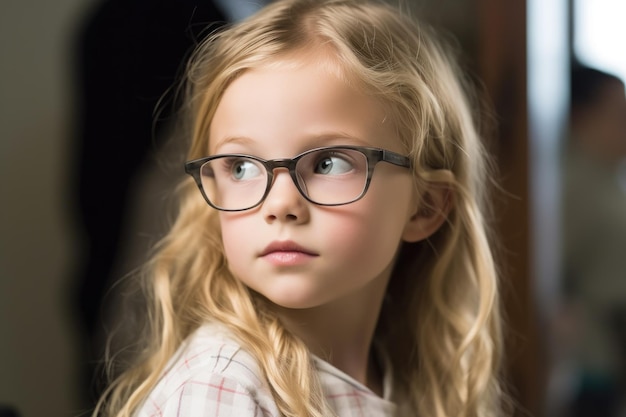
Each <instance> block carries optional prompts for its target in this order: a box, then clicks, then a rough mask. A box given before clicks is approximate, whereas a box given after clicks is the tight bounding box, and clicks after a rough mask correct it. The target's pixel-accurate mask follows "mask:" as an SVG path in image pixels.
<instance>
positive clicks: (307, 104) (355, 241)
mask: <svg viewBox="0 0 626 417" xmlns="http://www.w3.org/2000/svg"><path fill="white" fill-rule="evenodd" d="M299 62H300V63H301V64H302V65H296V66H287V65H285V66H279V67H272V68H260V69H254V70H249V71H247V72H245V73H243V74H242V75H241V76H240V77H238V78H237V79H236V80H235V81H234V82H232V84H231V85H230V86H229V87H228V88H227V89H226V91H225V93H224V95H223V98H222V99H221V102H220V103H219V106H218V108H217V110H216V113H215V115H214V118H213V120H212V123H211V128H210V153H211V154H212V155H216V154H225V153H242V154H248V155H254V156H258V157H261V158H264V159H277V158H292V157H294V156H296V155H298V154H300V153H302V152H304V151H307V150H309V149H312V148H317V147H322V146H333V145H356V146H370V147H378V148H384V149H387V150H391V151H395V152H398V153H403V151H402V148H401V146H400V143H399V140H398V139H397V137H396V136H395V134H394V127H393V126H392V124H391V123H390V122H389V121H388V120H389V119H391V117H388V115H387V114H386V113H385V108H384V107H383V105H382V104H381V103H379V102H378V101H376V100H374V99H373V98H371V97H368V96H366V95H363V94H361V93H359V92H358V91H357V90H355V89H352V88H350V87H349V86H348V85H347V84H346V83H344V82H343V81H341V80H340V79H339V78H338V77H337V76H336V75H334V74H333V73H332V72H330V71H329V70H327V69H325V67H324V66H323V65H321V64H319V59H318V60H317V61H316V60H315V59H309V60H307V59H306V58H302V61H299ZM316 62H317V63H316ZM326 68H327V67H326ZM274 174H275V177H274V183H273V185H272V187H271V190H270V192H269V194H268V196H267V198H266V199H265V201H264V202H263V203H262V204H261V205H260V206H258V207H256V208H253V209H250V210H247V211H243V212H220V223H221V229H222V236H223V243H224V248H225V253H226V257H227V259H228V262H229V267H230V270H231V271H232V272H233V273H234V275H235V276H236V277H238V279H240V280H241V281H242V282H243V283H245V284H246V285H247V286H248V287H250V288H251V289H253V290H255V291H256V292H258V293H260V294H262V295H264V296H265V297H267V298H268V299H269V300H271V301H272V302H273V303H275V304H277V305H279V306H282V307H286V308H298V309H300V308H312V307H319V306H323V305H326V304H328V303H333V302H342V301H346V300H348V298H349V297H352V299H354V297H356V299H359V297H363V298H364V299H365V297H368V294H370V295H371V293H372V291H374V292H378V293H382V292H383V291H384V289H385V286H386V284H387V281H388V279H389V276H390V273H391V268H392V265H393V262H394V255H395V254H396V251H397V249H398V246H399V244H400V242H401V241H402V240H403V239H406V240H410V241H416V240H420V239H423V238H424V237H426V236H425V235H424V233H423V231H422V230H421V228H420V225H419V221H418V220H416V219H417V216H416V215H415V214H416V212H417V200H418V199H417V197H416V195H415V192H414V191H413V186H412V178H411V171H410V170H409V169H406V168H402V167H398V166H395V165H391V164H388V163H385V162H380V163H378V165H376V169H375V171H374V175H373V177H372V180H371V185H370V187H369V190H368V191H367V194H366V195H365V196H364V197H363V198H362V199H360V200H358V201H356V202H353V203H350V204H347V205H343V206H334V207H323V206H318V205H316V204H313V203H310V202H308V201H307V200H306V199H305V198H304V197H303V196H302V195H301V194H300V193H299V191H298V190H297V188H296V186H295V184H294V182H293V180H292V179H291V177H290V176H289V173H288V171H287V170H286V169H284V168H279V169H277V170H276V171H275V172H274Z"/></svg>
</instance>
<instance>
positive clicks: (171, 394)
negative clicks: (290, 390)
mask: <svg viewBox="0 0 626 417" xmlns="http://www.w3.org/2000/svg"><path fill="white" fill-rule="evenodd" d="M314 364H315V367H316V369H317V372H318V375H319V378H320V381H321V384H322V388H323V390H324V394H325V397H326V401H327V403H328V405H329V406H330V407H331V408H332V409H333V410H334V412H335V415H336V416H338V417H349V416H355V417H357V416H358V417H370V416H371V417H373V416H385V417H386V416H393V415H395V413H396V406H395V405H394V404H393V403H392V402H391V401H390V398H391V385H392V383H391V374H390V372H388V370H387V372H386V374H385V380H384V396H383V398H381V397H379V396H378V395H376V394H375V393H374V392H372V391H371V390H370V389H369V388H367V387H366V386H364V385H363V384H361V383H359V382H357V381H356V380H355V379H354V378H352V377H350V376H349V375H347V374H345V373H344V372H342V371H340V370H339V369H337V368H335V367H334V366H332V365H330V364H329V363H328V362H325V361H323V360H321V359H319V358H317V357H314ZM178 416H184V417H200V416H202V417H225V416H233V417H252V416H254V417H270V416H271V417H278V416H280V413H279V411H278V407H277V406H276V403H275V402H274V399H273V397H272V394H271V392H270V390H269V387H268V385H267V382H266V381H265V380H264V379H263V378H262V376H261V372H260V369H259V366H258V364H257V362H256V360H255V359H254V358H253V357H252V356H251V355H250V354H249V353H247V352H246V351H245V350H243V349H242V348H241V346H240V345H239V343H238V342H236V341H235V339H234V338H233V337H232V336H231V335H229V332H228V330H226V329H225V328H224V327H223V326H220V325H217V324H206V325H203V326H202V327H200V328H199V329H198V330H197V331H196V332H194V333H193V334H192V335H191V336H190V337H189V339H188V340H187V341H186V342H185V343H184V344H183V345H182V346H181V347H180V349H179V350H178V352H177V353H176V355H175V356H174V357H173V358H172V360H171V361H170V363H169V365H168V367H167V369H166V371H165V373H164V375H163V377H162V378H161V379H160V381H159V382H158V383H157V385H156V386H155V387H154V389H153V390H152V392H151V393H150V394H149V396H148V397H147V398H146V400H145V401H144V402H143V404H142V406H141V407H140V409H139V410H138V412H137V413H136V417H178Z"/></svg>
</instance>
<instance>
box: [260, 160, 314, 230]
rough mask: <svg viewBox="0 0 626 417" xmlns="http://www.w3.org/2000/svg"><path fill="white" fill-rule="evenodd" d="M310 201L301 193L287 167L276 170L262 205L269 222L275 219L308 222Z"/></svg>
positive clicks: (266, 219)
mask: <svg viewBox="0 0 626 417" xmlns="http://www.w3.org/2000/svg"><path fill="white" fill-rule="evenodd" d="M309 204H310V203H309V202H308V201H307V200H306V199H305V198H304V197H303V196H302V194H300V191H299V190H298V188H297V187H296V184H295V183H294V182H293V180H292V178H291V176H290V175H289V172H287V170H286V169H277V170H276V171H275V172H274V181H273V183H272V186H271V188H270V192H269V194H268V195H267V197H266V198H265V201H264V202H263V204H262V206H261V212H262V213H263V216H264V218H265V221H266V222H268V223H273V222H275V221H281V222H295V223H306V222H307V221H309Z"/></svg>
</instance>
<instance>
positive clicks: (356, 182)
mask: <svg viewBox="0 0 626 417" xmlns="http://www.w3.org/2000/svg"><path fill="white" fill-rule="evenodd" d="M296 159H297V163H296V168H295V177H296V178H295V181H296V183H297V184H296V185H297V188H298V189H299V190H300V192H301V193H302V194H303V195H304V196H305V197H307V198H308V199H309V200H311V201H313V202H314V203H317V204H326V205H335V204H346V203H349V202H352V201H354V200H356V199H358V198H359V197H360V196H361V194H362V193H363V191H364V189H365V186H366V183H367V174H368V165H367V157H366V156H365V155H364V154H363V153H362V152H359V151H357V150H354V149H336V148H335V149H319V150H315V151H312V152H308V153H305V154H302V155H301V156H299V157H297V158H296ZM200 173H201V179H202V187H203V188H204V192H205V194H206V196H207V198H208V199H209V200H210V201H211V203H212V204H214V205H215V206H216V207H219V208H222V209H225V210H244V209H246V208H250V207H253V206H256V205H257V204H259V203H260V202H261V200H262V199H263V198H264V197H265V195H266V191H267V190H268V187H270V186H271V184H270V175H269V173H268V171H267V169H266V166H265V165H264V163H263V162H261V161H260V160H257V159H254V158H250V157H245V156H233V155H224V156H223V157H219V158H215V159H212V160H210V161H208V162H206V163H205V164H204V165H202V168H201V169H200ZM274 175H276V173H275V174H274Z"/></svg>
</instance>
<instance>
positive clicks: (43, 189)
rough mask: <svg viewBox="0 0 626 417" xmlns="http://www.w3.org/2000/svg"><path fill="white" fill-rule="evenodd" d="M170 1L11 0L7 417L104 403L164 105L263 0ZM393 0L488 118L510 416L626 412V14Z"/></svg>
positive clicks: (162, 170)
mask: <svg viewBox="0 0 626 417" xmlns="http://www.w3.org/2000/svg"><path fill="white" fill-rule="evenodd" d="M392 2H394V1H392ZM170 3H171V4H169V3H168V2H166V1H164V0H152V1H150V0H144V1H131V0H109V1H103V0H57V1H55V2H50V1H44V0H27V1H18V0H3V1H2V2H0V56H1V57H2V58H1V60H0V200H1V201H2V203H1V204H0V416H1V417H5V416H7V417H8V416H13V415H20V416H22V417H39V416H47V417H67V416H79V415H84V413H85V411H86V410H88V409H89V407H90V406H91V405H92V396H93V393H94V391H97V389H98V388H97V379H94V378H93V377H92V373H93V372H94V369H95V365H96V358H97V357H98V356H99V355H100V354H101V349H102V340H103V336H102V335H103V331H104V329H105V328H106V329H107V330H110V328H109V327H107V323H108V319H107V318H108V317H110V315H111V314H114V312H115V311H116V309H117V307H118V303H119V301H118V300H117V298H116V297H115V293H116V292H115V287H113V286H112V284H113V282H114V281H116V280H117V279H119V278H121V277H122V276H123V275H124V274H126V273H128V272H129V271H131V270H132V269H133V268H134V267H136V266H137V265H139V264H140V263H141V261H142V260H143V259H144V258H145V255H146V252H147V250H148V248H149V247H150V245H151V244H152V243H153V242H154V241H155V240H156V239H157V238H158V237H159V236H160V234H161V233H162V231H163V229H164V227H165V225H166V222H167V221H168V220H169V219H168V218H164V217H166V216H164V213H166V212H167V210H166V208H167V204H168V203H167V196H168V193H169V191H170V190H171V187H172V185H173V184H174V183H175V182H176V180H177V179H178V178H179V176H180V175H181V173H180V169H179V166H177V165H172V164H171V163H167V162H164V161H167V158H165V156H170V155H173V154H176V155H178V154H179V153H180V150H179V149H176V148H175V147H174V148H172V147H171V146H170V145H169V144H168V142H167V140H166V138H167V137H168V132H169V128H170V127H171V125H170V124H169V121H170V119H169V118H168V116H169V115H170V114H169V112H170V110H171V109H170V108H168V106H167V102H165V103H164V104H163V105H162V106H160V107H159V108H160V109H162V112H161V113H160V114H159V115H158V116H156V115H154V114H153V110H154V108H155V106H156V105H157V102H158V101H159V98H160V97H161V96H162V95H163V93H164V92H165V90H167V89H168V87H170V86H171V85H172V83H173V82H174V80H175V77H176V74H177V72H178V69H179V64H180V62H182V60H183V59H184V57H185V56H186V54H187V53H188V50H189V48H190V47H191V45H192V44H193V42H194V41H195V40H197V39H200V38H202V36H204V35H205V34H206V33H207V31H206V29H205V27H206V24H209V23H211V24H213V25H219V24H221V23H223V22H226V21H235V20H238V19H240V18H242V17H244V16H246V15H247V14H249V13H251V12H252V11H254V10H255V8H256V7H257V6H258V5H259V4H260V3H261V2H259V1H256V2H247V1H245V0H239V1H235V0H219V1H216V2H215V3H211V2H209V1H207V2H204V3H198V2H192V1H182V0H179V1H172V2H170ZM400 3H401V4H404V5H409V6H412V7H413V8H415V10H416V12H417V13H418V14H419V15H421V16H422V17H423V18H424V19H426V20H427V21H430V22H431V23H432V24H434V25H436V26H439V27H440V28H442V29H443V30H444V31H445V33H446V34H447V35H449V36H450V37H452V38H455V39H456V42H457V46H458V48H459V50H461V51H462V57H461V58H462V60H463V61H464V62H463V64H464V65H465V66H466V67H467V68H468V74H469V75H470V77H471V78H473V79H475V80H477V81H478V82H479V83H480V84H481V86H482V88H483V89H484V92H485V94H486V97H487V99H488V101H489V102H490V105H491V106H492V108H493V109H494V113H495V114H494V115H493V119H494V120H493V121H494V122H495V124H496V128H495V129H494V130H493V132H492V134H491V135H490V136H489V141H488V145H489V147H490V148H491V150H492V151H493V153H494V155H495V157H496V163H497V165H498V167H499V170H500V174H501V178H500V179H499V181H500V184H501V186H502V188H503V192H502V193H501V194H498V196H497V197H496V198H495V201H494V203H495V204H496V207H497V211H496V217H497V218H496V219H495V225H496V229H497V230H496V232H497V234H498V235H499V237H500V239H501V241H502V251H501V252H502V253H501V256H502V264H503V293H504V297H505V299H504V306H505V309H506V314H507V320H508V323H509V325H510V330H509V333H508V334H507V356H508V361H509V364H508V372H507V375H508V377H507V378H508V379H507V382H508V385H509V390H510V391H511V392H512V393H513V396H514V397H515V398H516V400H517V402H518V403H519V410H518V413H517V415H519V416H537V417H541V416H546V417H547V416H550V417H552V416H555V417H578V416H580V417H582V416H600V417H613V416H619V417H623V416H625V415H626V407H625V405H624V397H626V394H624V392H625V391H624V375H625V368H626V360H625V358H626V310H625V306H626V276H625V275H626V165H625V164H624V160H625V157H626V127H625V123H626V99H625V98H624V84H623V80H624V79H625V78H626V52H624V51H625V49H624V40H626V4H625V3H624V2H623V1H621V0H548V1H546V0H526V1H523V0H519V1H514V2H502V1H500V0H440V1H436V0H421V1H420V0H402V1H401V2H400ZM212 27H215V26H212ZM85 277H87V279H85ZM105 294H108V295H105ZM102 300H104V304H101V303H103V301H102ZM103 306H104V307H103ZM112 312H113V313H112ZM94 381H96V383H94ZM94 385H95V386H96V387H95V388H94ZM11 413H14V414H11ZM15 413H19V414H15Z"/></svg>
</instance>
